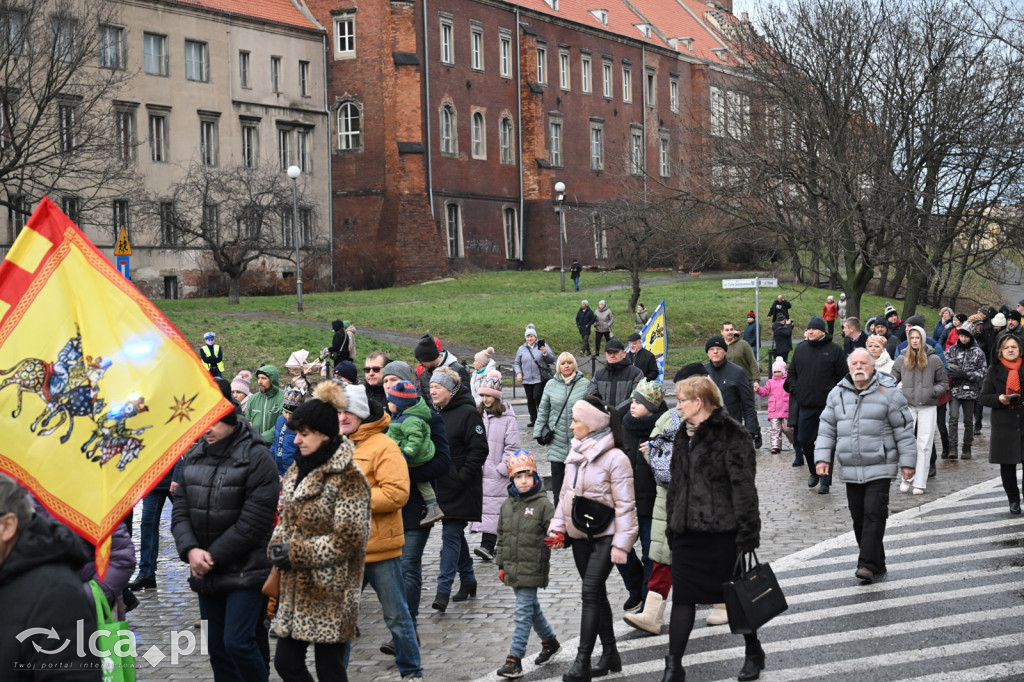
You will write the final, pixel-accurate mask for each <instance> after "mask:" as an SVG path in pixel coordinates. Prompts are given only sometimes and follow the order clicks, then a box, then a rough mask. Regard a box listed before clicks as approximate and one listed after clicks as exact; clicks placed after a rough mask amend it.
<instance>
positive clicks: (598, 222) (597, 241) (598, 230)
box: [593, 213, 608, 260]
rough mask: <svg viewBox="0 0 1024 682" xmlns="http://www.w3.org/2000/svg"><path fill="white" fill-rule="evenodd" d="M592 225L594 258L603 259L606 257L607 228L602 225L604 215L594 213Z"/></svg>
mask: <svg viewBox="0 0 1024 682" xmlns="http://www.w3.org/2000/svg"><path fill="white" fill-rule="evenodd" d="M593 225H594V258H596V259H597V260H604V259H606V258H608V230H606V229H605V227H604V216H602V215H601V214H600V213H595V214H594V218H593Z"/></svg>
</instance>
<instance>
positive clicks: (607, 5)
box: [509, 0, 668, 47]
mask: <svg viewBox="0 0 1024 682" xmlns="http://www.w3.org/2000/svg"><path fill="white" fill-rule="evenodd" d="M662 1H664V0H662ZM509 2H511V3H512V4H515V5H519V6H520V7H526V8H528V9H531V10H534V11H536V12H540V13H541V14H549V15H551V16H554V17H560V18H562V19H565V20H566V21H574V22H576V23H578V24H582V25H584V26H591V27H593V28H597V29H603V30H605V31H609V32H611V33H617V34H619V35H622V36H626V37H627V38H633V39H635V40H639V41H642V42H646V43H649V44H651V45H658V46H659V47H668V44H667V43H665V41H663V40H662V39H661V38H659V37H658V34H657V33H655V32H654V31H652V32H651V37H650V38H648V37H646V36H645V35H644V34H643V33H641V32H640V29H638V28H637V27H636V25H637V24H643V23H644V20H643V19H642V18H640V17H639V16H637V15H636V13H635V12H633V11H632V10H631V9H629V7H627V6H626V5H625V4H624V3H623V2H622V0H558V11H557V12H556V11H555V10H553V9H551V7H550V6H549V5H548V4H547V3H546V2H544V0H509ZM599 9H606V10H608V24H607V25H602V24H601V22H600V20H599V19H598V18H597V17H595V16H594V15H593V14H591V13H590V10H599Z"/></svg>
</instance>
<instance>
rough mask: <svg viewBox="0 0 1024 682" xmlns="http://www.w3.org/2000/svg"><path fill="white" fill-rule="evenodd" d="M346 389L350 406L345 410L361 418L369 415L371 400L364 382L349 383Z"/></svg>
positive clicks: (346, 396)
mask: <svg viewBox="0 0 1024 682" xmlns="http://www.w3.org/2000/svg"><path fill="white" fill-rule="evenodd" d="M321 383H327V382H321ZM344 389H345V398H346V399H347V400H348V407H346V408H345V411H346V412H349V413H351V414H354V415H355V416H357V417H359V418H360V419H366V418H367V417H369V416H370V401H369V400H368V399H367V397H366V387H365V386H363V385H362V384H347V385H346V386H345V387H344Z"/></svg>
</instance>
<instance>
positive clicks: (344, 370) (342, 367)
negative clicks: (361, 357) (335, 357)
mask: <svg viewBox="0 0 1024 682" xmlns="http://www.w3.org/2000/svg"><path fill="white" fill-rule="evenodd" d="M334 376H336V377H341V378H342V379H347V380H348V382H349V383H350V384H354V383H356V382H357V381H359V372H358V370H356V366H355V363H353V362H352V361H351V360H342V361H341V362H339V363H338V364H337V365H335V366H334Z"/></svg>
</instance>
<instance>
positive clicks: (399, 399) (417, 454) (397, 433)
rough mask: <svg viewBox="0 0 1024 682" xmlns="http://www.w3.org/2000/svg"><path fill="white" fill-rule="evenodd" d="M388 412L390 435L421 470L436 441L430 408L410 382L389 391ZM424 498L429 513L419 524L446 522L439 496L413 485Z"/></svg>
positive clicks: (429, 487)
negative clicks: (443, 520)
mask: <svg viewBox="0 0 1024 682" xmlns="http://www.w3.org/2000/svg"><path fill="white" fill-rule="evenodd" d="M387 396H388V411H389V412H391V424H390V425H389V426H388V435H389V436H390V437H391V440H393V441H395V442H396V443H398V448H399V449H400V450H401V451H402V454H403V455H405V461H406V463H407V464H408V465H409V466H410V467H418V466H420V465H423V464H426V463H427V462H429V461H430V460H432V459H434V453H435V449H434V441H433V440H431V438H430V408H429V407H428V406H427V401H426V400H424V399H423V398H421V397H420V394H419V393H418V392H417V391H416V387H415V386H413V385H412V383H411V382H408V381H399V382H398V383H397V384H394V385H393V386H391V388H389V389H387ZM413 485H415V486H416V489H417V490H419V492H420V495H421V496H422V497H423V504H424V505H425V506H426V508H427V513H426V515H425V516H424V517H423V519H422V520H421V521H420V525H421V526H426V525H429V524H431V523H433V522H434V521H439V520H441V519H443V518H444V512H442V511H441V506H440V505H439V504H438V503H437V493H436V492H434V487H433V486H432V485H430V483H428V482H427V481H421V482H419V483H414V484H413Z"/></svg>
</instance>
